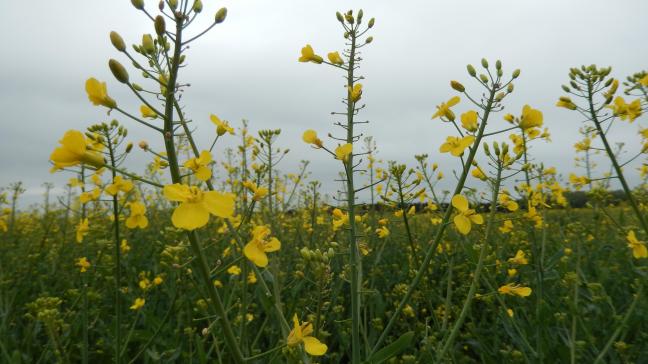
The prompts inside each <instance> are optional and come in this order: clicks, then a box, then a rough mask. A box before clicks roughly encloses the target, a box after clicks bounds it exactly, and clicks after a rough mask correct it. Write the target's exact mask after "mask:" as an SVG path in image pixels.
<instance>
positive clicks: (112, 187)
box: [105, 176, 133, 196]
mask: <svg viewBox="0 0 648 364" xmlns="http://www.w3.org/2000/svg"><path fill="white" fill-rule="evenodd" d="M132 189H133V182H131V181H129V180H126V179H124V178H123V177H122V176H115V179H114V180H113V183H111V184H109V185H108V186H106V189H105V191H106V193H107V194H109V195H111V196H115V195H116V194H117V193H119V192H120V191H121V192H124V193H128V192H130V191H131V190H132Z"/></svg>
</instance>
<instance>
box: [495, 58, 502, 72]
mask: <svg viewBox="0 0 648 364" xmlns="http://www.w3.org/2000/svg"><path fill="white" fill-rule="evenodd" d="M495 68H496V69H498V70H501V69H502V61H500V60H499V59H498V60H497V62H495Z"/></svg>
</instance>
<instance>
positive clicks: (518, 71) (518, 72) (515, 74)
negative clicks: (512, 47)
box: [513, 68, 520, 78]
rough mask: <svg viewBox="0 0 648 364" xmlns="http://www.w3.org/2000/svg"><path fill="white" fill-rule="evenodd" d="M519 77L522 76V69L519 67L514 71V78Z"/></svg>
mask: <svg viewBox="0 0 648 364" xmlns="http://www.w3.org/2000/svg"><path fill="white" fill-rule="evenodd" d="M518 77H520V69H519V68H518V69H516V70H515V71H513V78H518Z"/></svg>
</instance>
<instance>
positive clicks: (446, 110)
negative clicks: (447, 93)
mask: <svg viewBox="0 0 648 364" xmlns="http://www.w3.org/2000/svg"><path fill="white" fill-rule="evenodd" d="M459 101H461V98H459V96H454V97H452V98H451V99H450V100H448V101H447V102H442V103H441V105H438V106H437V111H436V112H435V113H434V115H432V119H436V118H438V117H445V118H446V119H448V120H450V121H454V119H455V114H454V112H453V111H452V110H450V108H451V107H453V106H455V105H456V104H458V103H459Z"/></svg>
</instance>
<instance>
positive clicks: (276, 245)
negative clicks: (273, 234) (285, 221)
mask: <svg viewBox="0 0 648 364" xmlns="http://www.w3.org/2000/svg"><path fill="white" fill-rule="evenodd" d="M279 249H281V242H280V241H279V239H277V238H272V239H270V240H269V241H268V242H267V243H266V245H265V247H264V248H263V250H265V251H266V252H268V253H270V252H276V251H277V250H279Z"/></svg>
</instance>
